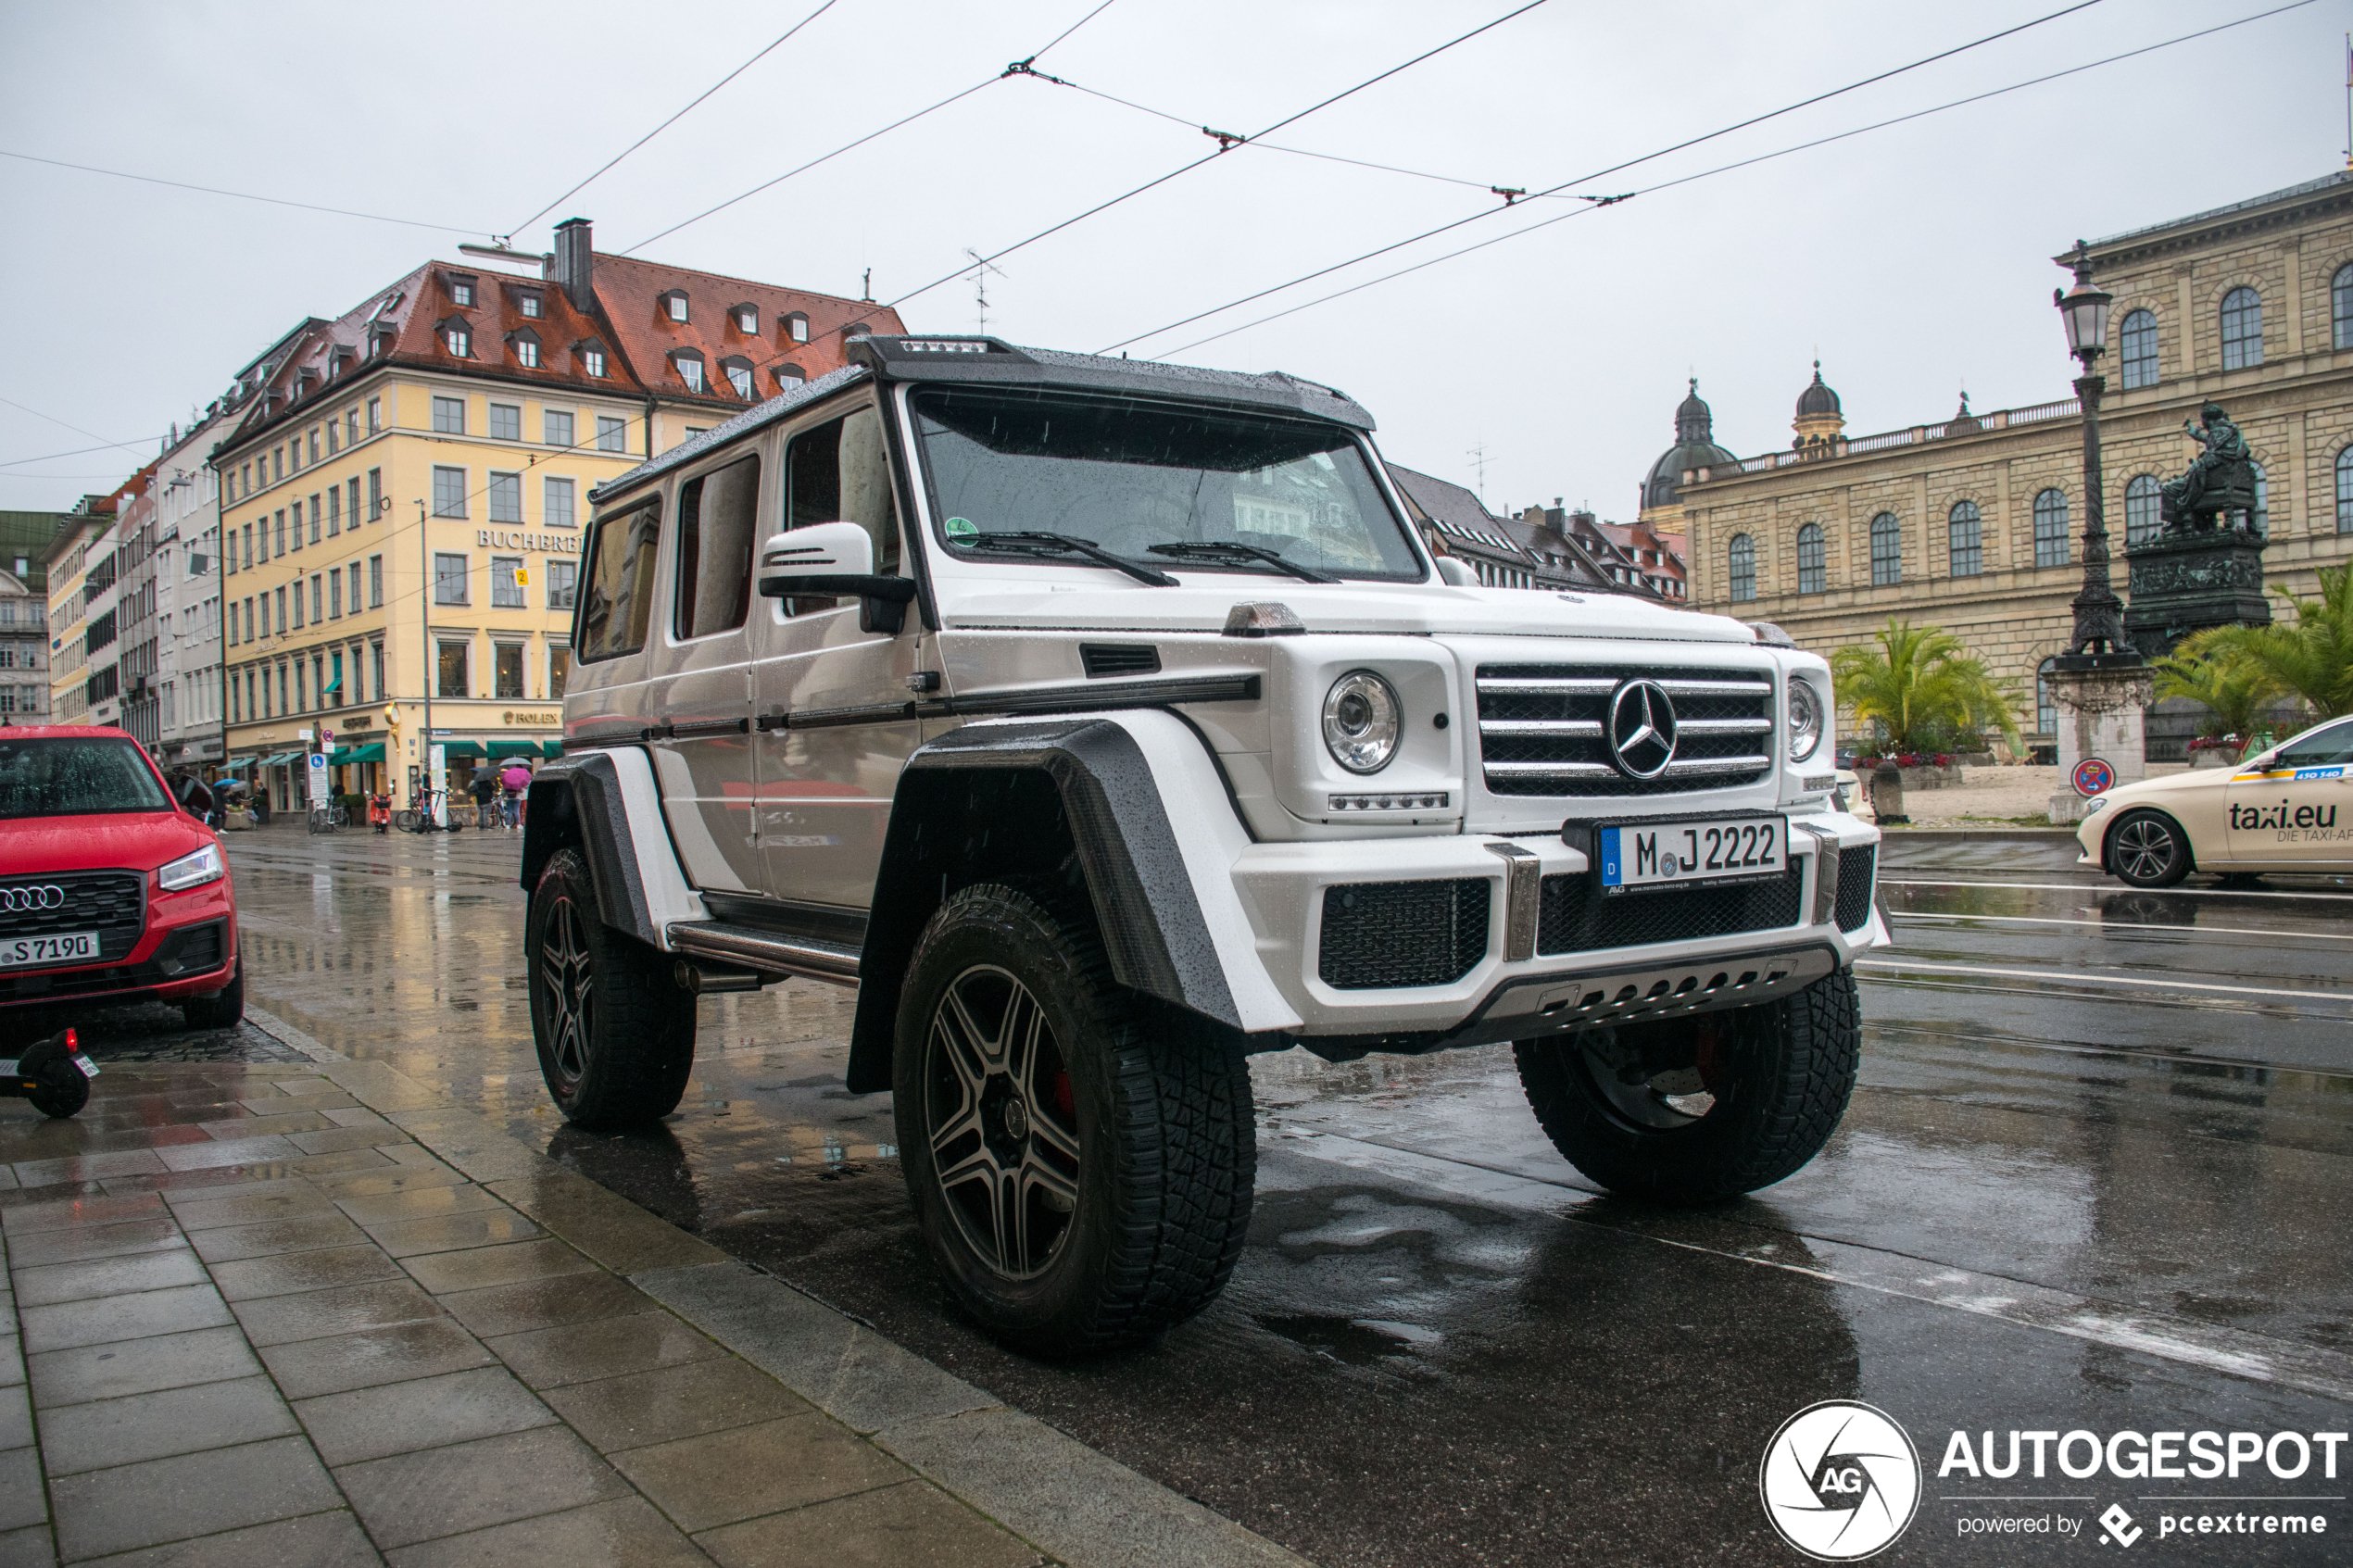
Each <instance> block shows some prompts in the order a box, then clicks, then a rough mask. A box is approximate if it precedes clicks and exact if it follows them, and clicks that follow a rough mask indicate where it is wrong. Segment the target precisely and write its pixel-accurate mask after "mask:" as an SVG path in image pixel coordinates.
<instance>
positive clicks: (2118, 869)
mask: <svg viewBox="0 0 2353 1568" xmlns="http://www.w3.org/2000/svg"><path fill="white" fill-rule="evenodd" d="M2108 871H2109V872H2111V873H2112V874H2113V875H2114V876H2115V877H2116V878H2117V880H2119V881H2120V882H2124V883H2128V884H2131V885H2133V886H2134V887H2171V886H2172V885H2173V884H2175V883H2177V882H2179V881H2181V880H2182V879H2183V877H2185V876H2187V875H2189V874H2190V838H2189V834H2185V833H2183V831H2182V824H2181V823H2179V822H2175V821H2174V820H2173V819H2172V818H2171V817H2169V816H2167V815H2166V814H2165V813H2164V812H2162V811H2127V812H2125V813H2124V815H2122V816H2121V817H2119V818H2118V819H2117V820H2116V825H2115V826H2114V827H2112V828H2110V829H2108Z"/></svg>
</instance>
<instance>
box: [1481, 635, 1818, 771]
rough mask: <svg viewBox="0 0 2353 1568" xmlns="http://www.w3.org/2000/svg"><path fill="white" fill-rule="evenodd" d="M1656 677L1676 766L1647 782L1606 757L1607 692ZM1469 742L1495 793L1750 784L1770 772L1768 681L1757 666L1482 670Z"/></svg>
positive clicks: (1573, 666) (1512, 667)
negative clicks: (1473, 741)
mask: <svg viewBox="0 0 2353 1568" xmlns="http://www.w3.org/2000/svg"><path fill="white" fill-rule="evenodd" d="M1636 678H1640V679H1647V680H1653V681H1656V682H1657V683H1658V684H1660V685H1661V686H1663V687H1665V688H1666V690H1667V699H1668V700H1669V701H1671V702H1672V703H1674V705H1675V722H1676V730H1677V734H1676V741H1675V760H1674V761H1672V762H1670V763H1668V764H1667V771H1666V772H1665V773H1663V774H1661V775H1660V776H1659V777H1657V778H1655V779H1631V778H1628V777H1627V776H1626V775H1625V774H1623V773H1621V772H1619V771H1617V767H1616V766H1615V765H1613V764H1612V763H1611V761H1610V754H1609V740H1608V737H1607V736H1606V735H1605V734H1604V733H1603V730H1604V726H1605V725H1606V723H1607V722H1608V719H1609V699H1610V694H1611V693H1613V692H1615V691H1616V690H1617V686H1618V683H1619V682H1621V681H1625V680H1629V679H1636ZM1478 746H1479V754H1480V757H1481V759H1482V760H1483V763H1484V766H1485V771H1486V775H1487V788H1488V790H1489V792H1490V793H1491V794H1495V795H1551V796H1588V797H1594V796H1600V797H1606V796H1628V795H1680V794H1682V793H1684V792H1686V791H1689V790H1695V789H1722V788H1725V787H1727V786H1729V785H1735V784H1753V783H1755V781H1756V780H1757V779H1760V778H1762V777H1764V776H1765V774H1766V773H1767V772H1768V771H1771V768H1772V759H1773V680H1772V676H1771V675H1770V674H1769V673H1768V672H1767V671H1762V670H1684V669H1673V670H1641V669H1634V668H1632V667H1620V666H1614V665H1592V664H1482V665H1480V666H1479V667H1478Z"/></svg>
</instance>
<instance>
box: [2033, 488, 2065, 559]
mask: <svg viewBox="0 0 2353 1568" xmlns="http://www.w3.org/2000/svg"><path fill="white" fill-rule="evenodd" d="M2034 564H2035V565H2036V566H2038V567H2044V566H2065V565H2066V564H2067V492H2066V491H2064V490H2045V491H2043V492H2042V493H2041V494H2039V495H2036V496H2035V497H2034Z"/></svg>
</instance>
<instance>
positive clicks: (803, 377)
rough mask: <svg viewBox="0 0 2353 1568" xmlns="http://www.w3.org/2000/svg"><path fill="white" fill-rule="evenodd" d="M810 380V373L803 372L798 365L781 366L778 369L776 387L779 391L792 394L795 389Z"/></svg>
mask: <svg viewBox="0 0 2353 1568" xmlns="http://www.w3.org/2000/svg"><path fill="white" fill-rule="evenodd" d="M808 379H809V372H808V371H807V370H802V369H801V368H800V367H799V366H798V365H779V366H777V367H776V386H777V389H778V390H779V391H782V392H790V391H791V390H792V389H793V388H794V387H797V386H799V385H800V384H801V383H803V382H806V381H807V380H808Z"/></svg>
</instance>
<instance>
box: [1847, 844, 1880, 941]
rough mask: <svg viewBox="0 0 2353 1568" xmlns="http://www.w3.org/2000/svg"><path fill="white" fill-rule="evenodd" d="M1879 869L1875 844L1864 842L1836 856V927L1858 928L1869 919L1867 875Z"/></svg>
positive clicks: (1851, 929)
mask: <svg viewBox="0 0 2353 1568" xmlns="http://www.w3.org/2000/svg"><path fill="white" fill-rule="evenodd" d="M1878 870H1879V846H1878V845H1876V844H1867V845H1865V846H1863V847H1862V848H1860V849H1849V850H1847V851H1845V852H1844V853H1843V854H1842V855H1840V856H1839V858H1838V928H1839V929H1840V930H1841V931H1860V930H1862V929H1863V927H1864V926H1866V925H1868V924H1869V923H1870V920H1871V874H1872V873H1873V872H1876V871H1878Z"/></svg>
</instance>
